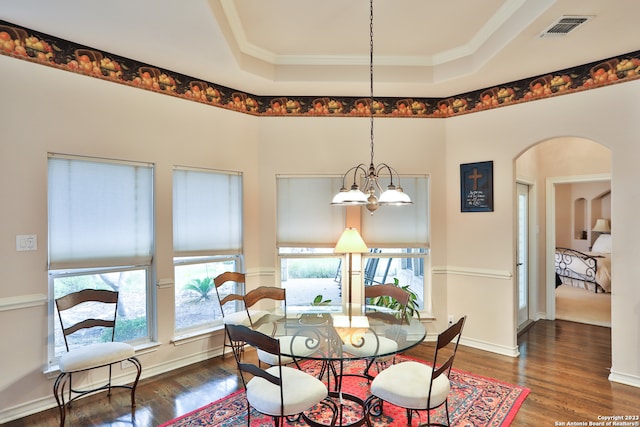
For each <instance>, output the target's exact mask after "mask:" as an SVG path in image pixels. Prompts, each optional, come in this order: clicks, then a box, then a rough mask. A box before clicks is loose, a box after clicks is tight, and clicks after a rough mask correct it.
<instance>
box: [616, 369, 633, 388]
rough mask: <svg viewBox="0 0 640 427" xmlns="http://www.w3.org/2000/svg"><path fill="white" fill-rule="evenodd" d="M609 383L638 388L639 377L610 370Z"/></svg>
mask: <svg viewBox="0 0 640 427" xmlns="http://www.w3.org/2000/svg"><path fill="white" fill-rule="evenodd" d="M609 381H613V382H615V383H620V384H625V385H630V386H632V387H638V388H640V377H638V376H635V375H629V374H624V373H622V372H615V371H613V370H611V373H609Z"/></svg>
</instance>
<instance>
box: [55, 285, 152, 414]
mask: <svg viewBox="0 0 640 427" xmlns="http://www.w3.org/2000/svg"><path fill="white" fill-rule="evenodd" d="M55 304H56V309H57V312H58V318H59V320H60V326H61V328H62V336H63V337H64V344H65V347H66V350H67V352H66V353H65V354H63V355H62V356H61V357H60V359H59V361H58V367H59V369H60V374H59V375H58V377H57V378H56V380H55V382H54V385H53V394H54V396H55V398H56V403H57V404H58V410H59V412H60V426H64V423H65V418H66V408H67V406H69V407H70V406H71V402H73V401H74V400H76V399H78V398H80V397H82V396H85V395H87V394H90V393H96V392H98V391H102V390H107V395H108V396H111V389H113V388H126V389H130V390H131V407H135V406H136V387H137V385H138V380H139V379H140V373H141V372H142V365H141V364H140V362H139V361H138V359H137V358H136V357H135V349H134V348H133V346H131V345H130V344H127V343H124V342H115V341H114V337H115V327H116V316H117V313H118V292H117V291H111V290H97V289H83V290H81V291H78V292H73V293H70V294H67V295H65V296H62V297H60V298H57V299H56V300H55ZM92 331H93V332H94V334H95V335H96V336H97V337H99V338H101V337H106V338H107V339H108V341H106V342H95V341H93V343H90V344H82V345H77V343H76V341H77V339H75V338H77V337H78V336H83V337H86V336H87V335H88V336H91V335H92ZM77 332H79V334H78V335H74V334H75V333H77ZM96 341H97V340H96ZM74 343H76V345H74ZM124 361H128V362H130V363H131V365H132V366H133V367H134V368H135V369H136V376H135V380H134V381H133V383H132V384H113V383H112V380H111V374H112V367H113V365H115V364H117V363H120V362H124ZM100 368H106V369H107V370H108V378H107V383H106V384H104V385H101V386H98V387H92V388H74V385H73V381H72V380H73V377H74V375H76V374H80V373H81V372H86V371H89V370H93V369H100ZM67 385H68V388H69V393H68V401H66V402H65V394H66V393H65V387H66V386H67Z"/></svg>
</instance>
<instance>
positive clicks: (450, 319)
mask: <svg viewBox="0 0 640 427" xmlns="http://www.w3.org/2000/svg"><path fill="white" fill-rule="evenodd" d="M451 325H453V314H450V315H449V326H451Z"/></svg>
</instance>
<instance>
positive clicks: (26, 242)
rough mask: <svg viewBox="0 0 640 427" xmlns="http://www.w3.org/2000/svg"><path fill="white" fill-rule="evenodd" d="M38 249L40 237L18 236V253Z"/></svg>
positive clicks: (33, 235) (30, 235)
mask: <svg viewBox="0 0 640 427" xmlns="http://www.w3.org/2000/svg"><path fill="white" fill-rule="evenodd" d="M37 249H38V236H36V235H35V234H19V235H17V236H16V251H19V252H21V251H35V250H37Z"/></svg>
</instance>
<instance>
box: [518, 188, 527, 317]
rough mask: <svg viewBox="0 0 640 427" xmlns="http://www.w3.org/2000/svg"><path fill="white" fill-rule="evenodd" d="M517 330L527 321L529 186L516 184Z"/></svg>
mask: <svg viewBox="0 0 640 427" xmlns="http://www.w3.org/2000/svg"><path fill="white" fill-rule="evenodd" d="M517 186H518V251H517V252H518V253H517V280H518V284H517V285H518V286H517V289H518V328H520V327H521V326H523V325H524V324H525V323H526V322H527V321H528V320H529V263H528V258H529V250H528V248H529V234H528V229H529V186H528V185H525V184H520V183H518V185H517Z"/></svg>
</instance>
